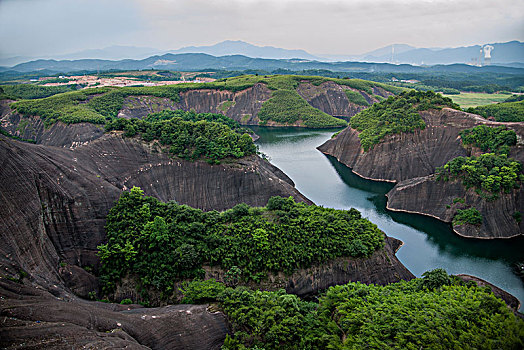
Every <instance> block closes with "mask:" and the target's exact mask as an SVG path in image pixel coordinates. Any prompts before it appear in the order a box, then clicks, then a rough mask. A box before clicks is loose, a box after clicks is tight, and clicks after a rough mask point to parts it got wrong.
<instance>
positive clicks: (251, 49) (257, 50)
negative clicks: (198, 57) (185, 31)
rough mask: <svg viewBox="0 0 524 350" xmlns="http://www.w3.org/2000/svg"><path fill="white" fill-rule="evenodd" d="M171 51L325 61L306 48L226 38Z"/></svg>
mask: <svg viewBox="0 0 524 350" xmlns="http://www.w3.org/2000/svg"><path fill="white" fill-rule="evenodd" d="M169 53H206V54H208V55H212V56H230V55H242V56H246V57H252V58H269V59H292V58H300V59H305V60H315V61H323V59H322V58H320V57H318V56H313V55H312V54H310V53H308V52H306V51H304V50H288V49H282V48H278V47H273V46H256V45H253V44H250V43H246V42H244V41H240V40H238V41H233V40H226V41H222V42H220V43H218V44H215V45H211V46H187V47H183V48H181V49H178V50H173V51H169Z"/></svg>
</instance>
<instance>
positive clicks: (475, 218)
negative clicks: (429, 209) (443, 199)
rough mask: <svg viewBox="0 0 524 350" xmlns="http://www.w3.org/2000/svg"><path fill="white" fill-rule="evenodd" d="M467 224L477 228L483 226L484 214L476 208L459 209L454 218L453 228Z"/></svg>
mask: <svg viewBox="0 0 524 350" xmlns="http://www.w3.org/2000/svg"><path fill="white" fill-rule="evenodd" d="M465 224H470V225H477V226H478V225H480V224H482V214H480V212H479V211H478V210H477V209H476V208H468V209H463V210H462V209H458V210H457V213H456V214H455V216H454V217H453V226H458V225H465Z"/></svg>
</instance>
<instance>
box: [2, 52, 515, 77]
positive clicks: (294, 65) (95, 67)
mask: <svg viewBox="0 0 524 350" xmlns="http://www.w3.org/2000/svg"><path fill="white" fill-rule="evenodd" d="M115 69H116V70H144V69H167V70H179V71H198V70H210V69H227V70H246V69H262V70H275V69H289V70H293V71H301V70H308V69H326V70H331V71H337V72H351V71H355V72H391V73H423V72H441V73H446V72H447V73H451V72H453V73H471V72H484V73H486V72H495V73H511V74H523V72H524V69H521V68H510V67H501V66H485V67H475V66H470V65H466V64H452V65H436V66H430V67H423V66H412V65H409V64H401V65H395V64H389V63H367V62H318V61H311V60H305V59H281V60H277V59H263V58H250V57H246V56H242V55H231V56H221V57H215V56H211V55H207V54H203V53H184V54H165V55H161V56H151V57H148V58H146V59H143V60H129V59H126V60H120V61H110V60H99V59H82V60H72V61H70V60H62V61H56V60H36V61H30V62H26V63H21V64H18V65H16V66H14V67H11V68H4V70H11V71H15V72H33V71H41V70H46V71H48V72H50V73H51V72H54V73H60V72H74V71H107V70H115Z"/></svg>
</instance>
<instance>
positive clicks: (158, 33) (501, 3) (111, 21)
mask: <svg viewBox="0 0 524 350" xmlns="http://www.w3.org/2000/svg"><path fill="white" fill-rule="evenodd" d="M224 40H243V41H246V42H249V43H252V44H255V45H262V46H264V45H269V46H275V47H282V48H287V49H304V50H306V51H308V52H310V53H313V54H332V55H334V54H341V55H342V54H344V55H349V54H362V53H365V52H368V51H371V50H374V49H377V48H380V47H384V46H387V45H390V44H409V45H412V46H415V47H457V46H468V45H475V44H486V43H495V42H507V41H511V40H519V41H524V1H522V0H493V1H492V0H489V1H488V0H345V1H343V0H317V1H313V0H208V1H204V0H0V57H12V56H29V57H44V56H52V55H57V54H64V53H72V52H77V51H81V50H85V49H93V48H104V47H108V46H113V45H131V46H140V47H151V48H157V49H160V50H174V49H178V48H181V47H184V46H190V45H195V46H200V45H212V44H216V43H217V42H220V41H224Z"/></svg>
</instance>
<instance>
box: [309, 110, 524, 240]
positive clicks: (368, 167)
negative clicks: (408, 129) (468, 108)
mask: <svg viewBox="0 0 524 350" xmlns="http://www.w3.org/2000/svg"><path fill="white" fill-rule="evenodd" d="M421 117H422V118H423V119H424V121H425V123H426V128H425V129H424V130H415V131H414V132H413V133H402V134H395V135H388V136H386V138H385V139H384V140H382V141H381V142H380V143H378V144H376V145H374V147H373V148H372V149H370V150H369V151H368V152H364V151H363V150H362V148H361V146H360V139H359V137H358V135H359V132H358V131H357V130H354V129H352V128H350V127H348V128H346V129H345V130H343V131H342V132H341V133H340V134H339V135H337V136H336V137H335V138H333V139H331V140H328V141H327V142H326V143H324V144H323V145H321V146H320V147H319V148H318V149H319V150H320V151H322V152H323V153H325V154H329V155H332V156H334V157H336V158H337V159H338V160H339V161H340V162H341V163H343V164H345V165H347V166H348V167H350V168H351V169H352V170H353V171H354V172H355V173H356V174H358V175H360V176H361V177H364V178H367V179H371V180H379V181H389V182H397V184H396V186H395V187H394V188H393V189H392V190H391V191H390V192H389V193H388V194H387V196H388V209H391V210H397V211H406V212H412V213H419V214H424V215H429V216H433V217H436V218H438V219H440V220H442V221H444V222H451V221H452V219H453V216H454V215H455V213H456V211H457V209H464V208H465V207H471V206H473V207H475V208H477V209H478V210H479V211H480V212H481V213H482V215H483V217H484V218H485V220H484V222H483V224H482V225H481V226H472V225H461V226H456V227H455V228H454V229H455V231H456V232H457V233H458V234H460V235H462V236H465V237H472V238H509V237H514V236H517V235H520V234H522V233H523V232H524V226H523V225H522V223H520V224H519V223H518V222H517V221H516V220H515V219H514V218H513V216H512V215H513V214H514V213H515V212H516V211H524V201H523V200H524V199H523V198H524V196H523V189H520V190H515V191H514V192H512V193H511V194H501V195H500V198H499V199H498V200H496V201H493V202H486V201H485V200H483V199H482V198H481V197H480V196H478V195H477V194H476V193H475V192H474V191H473V190H469V191H467V190H466V189H465V188H464V186H462V185H461V183H460V182H457V181H455V182H453V181H448V182H444V181H440V182H436V181H435V180H434V178H433V177H431V176H430V175H432V174H434V173H435V169H436V168H437V167H440V166H443V165H445V164H446V163H447V162H448V161H450V160H451V159H453V158H455V157H458V156H469V155H472V154H477V153H478V150H475V149H472V148H468V149H466V148H464V147H463V146H462V142H461V140H460V136H459V133H460V132H461V131H462V130H464V129H467V128H472V127H475V126H477V125H482V124H483V125H488V126H502V125H504V126H507V127H508V128H510V129H513V130H515V132H516V133H517V139H518V142H517V146H515V147H512V150H511V153H510V157H512V158H514V159H516V160H518V161H520V162H523V161H524V142H523V137H524V123H498V122H493V121H489V120H486V119H484V118H481V117H480V116H477V115H475V114H470V113H466V112H461V111H456V110H453V109H450V108H444V109H442V110H441V111H435V110H433V111H425V112H421ZM456 198H459V199H460V198H462V199H464V200H465V204H466V206H461V205H462V204H461V203H453V201H454V199H456ZM447 206H449V208H448V207H447Z"/></svg>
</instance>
